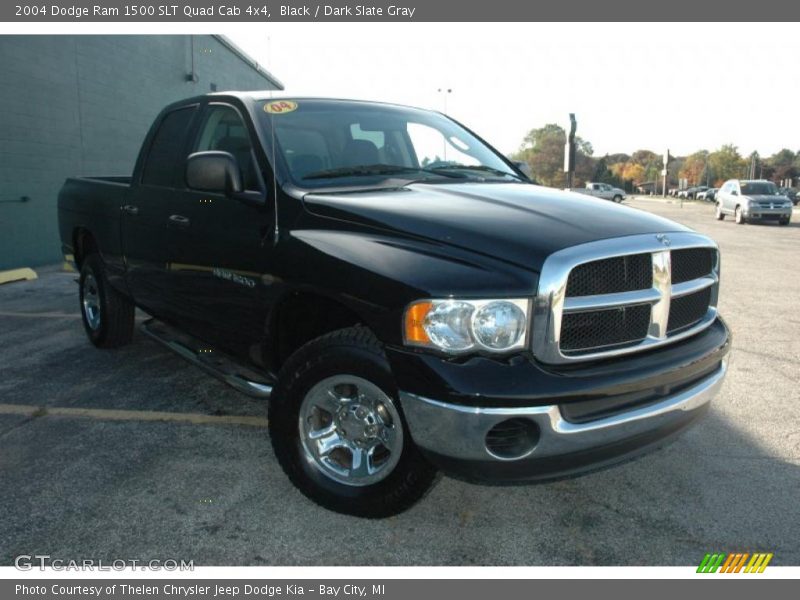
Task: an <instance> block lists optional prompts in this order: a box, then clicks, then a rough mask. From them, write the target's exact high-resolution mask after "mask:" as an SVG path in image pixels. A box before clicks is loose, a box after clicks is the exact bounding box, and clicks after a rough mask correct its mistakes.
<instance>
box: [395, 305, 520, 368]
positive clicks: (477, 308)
mask: <svg viewBox="0 0 800 600" xmlns="http://www.w3.org/2000/svg"><path fill="white" fill-rule="evenodd" d="M529 309H530V302H529V301H528V300H527V299H513V300H459V299H449V300H421V301H419V302H414V303H413V304H411V305H410V306H409V307H408V308H407V309H406V312H405V316H404V328H403V331H404V336H405V343H406V344H408V345H411V346H422V347H426V348H435V349H437V350H442V351H444V352H449V353H452V354H463V353H465V352H469V351H476V350H477V351H480V350H483V351H488V352H498V353H499V352H509V351H511V350H518V349H520V348H524V347H525V346H526V341H527V333H528V329H529V327H528V325H529V320H528V314H529Z"/></svg>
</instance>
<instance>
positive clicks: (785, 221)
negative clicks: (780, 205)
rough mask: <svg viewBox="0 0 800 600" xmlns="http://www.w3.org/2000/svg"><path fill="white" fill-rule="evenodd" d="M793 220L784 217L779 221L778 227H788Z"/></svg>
mask: <svg viewBox="0 0 800 600" xmlns="http://www.w3.org/2000/svg"><path fill="white" fill-rule="evenodd" d="M791 220H792V219H791V217H784V218H782V219H780V220H779V221H778V225H788V224H789V221H791Z"/></svg>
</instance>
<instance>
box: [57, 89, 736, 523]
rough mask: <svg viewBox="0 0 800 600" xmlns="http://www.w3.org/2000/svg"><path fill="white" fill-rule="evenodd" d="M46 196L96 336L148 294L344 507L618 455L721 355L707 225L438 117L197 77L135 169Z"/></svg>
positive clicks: (671, 410) (128, 321) (159, 330)
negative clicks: (589, 183) (204, 89)
mask: <svg viewBox="0 0 800 600" xmlns="http://www.w3.org/2000/svg"><path fill="white" fill-rule="evenodd" d="M58 208H59V223H60V233H61V238H62V242H63V248H64V253H65V255H66V256H67V258H68V260H72V261H73V262H74V264H75V266H76V268H77V270H79V272H80V277H79V297H80V307H81V313H82V317H83V325H84V328H85V330H86V333H87V335H88V337H89V339H90V340H91V342H92V343H93V344H94V345H95V346H98V347H100V348H113V347H118V346H121V345H124V344H126V343H128V342H130V341H131V339H132V335H133V327H134V310H135V307H138V308H140V309H141V310H142V311H144V312H146V313H148V314H149V315H150V316H151V317H152V319H151V320H150V321H148V322H147V323H145V324H144V330H145V332H146V333H148V334H149V335H151V336H152V337H154V338H155V339H157V340H159V341H160V342H162V343H164V344H166V345H167V346H169V347H170V348H172V349H173V350H175V351H177V352H179V353H180V354H181V355H183V356H184V357H185V358H187V359H189V360H191V361H193V362H194V363H196V364H197V365H198V366H200V367H202V368H204V369H206V370H207V371H209V372H210V373H212V374H214V375H216V376H218V377H220V378H221V379H223V380H225V381H226V382H227V383H229V384H231V385H232V386H234V387H236V388H237V389H239V390H240V391H242V392H245V393H248V394H252V395H254V396H259V397H264V398H267V397H268V398H269V400H268V402H267V405H268V406H267V408H266V410H268V418H269V433H270V440H271V443H272V445H273V448H274V451H275V454H276V456H277V459H278V461H279V462H280V464H281V466H282V467H283V469H284V471H285V472H286V474H287V476H288V477H289V478H290V480H291V481H292V482H293V483H294V484H295V485H296V486H297V487H298V488H299V489H300V491H302V492H303V493H304V494H305V495H306V496H308V497H309V498H311V499H312V500H314V501H316V502H317V503H319V504H321V505H322V506H325V507H327V508H329V509H332V510H336V511H340V512H344V513H350V514H355V515H360V516H367V517H383V516H387V515H391V514H395V513H398V512H400V511H402V510H404V509H406V508H408V507H409V506H411V505H412V504H413V503H414V502H415V501H416V500H418V499H419V498H420V497H422V495H423V494H424V493H425V491H426V490H427V489H428V488H429V487H430V485H431V484H432V482H433V481H434V477H435V474H436V471H437V469H441V470H443V471H445V472H447V473H450V474H453V475H456V476H460V477H464V478H467V479H469V480H477V481H529V480H546V479H553V478H558V477H562V476H565V475H573V474H577V473H580V472H583V471H586V470H590V469H595V468H599V467H602V466H606V465H610V464H613V463H616V462H620V461H622V460H624V459H626V458H629V457H631V456H633V455H636V454H638V453H641V452H643V451H644V450H647V449H650V448H653V447H656V446H658V445H659V444H661V443H662V442H663V441H664V440H666V439H667V438H669V437H671V436H672V435H673V434H675V433H676V432H678V431H680V430H682V429H684V428H685V427H686V426H687V425H689V424H690V423H692V422H693V421H695V420H696V419H697V418H698V417H699V416H700V415H702V414H703V413H704V412H705V410H706V409H707V407H708V405H709V401H710V400H711V398H712V396H713V395H714V394H715V392H716V391H717V390H718V388H719V387H720V385H721V382H722V380H723V377H724V375H725V369H726V360H725V357H726V353H727V352H728V349H729V345H730V343H729V332H728V329H727V327H726V325H725V323H724V322H723V321H722V319H721V318H720V317H719V315H718V314H717V297H718V289H719V264H720V263H719V254H718V249H717V247H716V245H715V243H714V242H713V241H712V240H711V239H709V238H707V237H705V236H703V235H700V234H697V233H695V232H693V231H691V230H689V229H687V228H686V227H684V226H682V225H679V224H677V223H674V222H671V221H668V220H665V219H663V218H660V217H657V216H654V215H649V214H647V213H645V212H642V211H638V210H634V209H631V208H628V207H625V206H621V205H619V204H614V203H607V204H606V203H598V202H597V201H596V200H594V199H592V198H588V197H586V196H582V195H580V194H574V193H569V192H563V191H558V190H554V189H549V188H545V187H540V186H536V185H533V184H532V183H530V181H529V180H528V179H527V178H526V177H525V175H524V174H522V173H521V172H520V171H519V170H518V169H517V167H516V166H515V165H514V164H513V163H511V162H510V161H508V160H507V159H506V158H504V157H503V156H502V155H501V154H500V153H499V152H497V151H496V150H494V149H493V148H492V147H491V146H489V145H488V144H487V143H486V142H484V141H483V140H482V139H481V138H479V137H478V136H477V135H476V134H474V133H473V132H471V131H470V130H468V129H467V128H465V127H464V126H462V125H460V124H459V123H457V122H456V121H454V120H452V119H451V118H448V117H447V116H444V115H442V114H439V113H434V112H429V111H425V110H419V109H414V108H408V107H402V106H396V105H390V104H380V103H371V102H360V101H344V100H331V99H305V98H292V99H288V98H285V99H274V98H271V97H270V96H269V94H268V93H264V94H258V93H248V94H244V93H218V94H210V95H206V96H201V97H196V98H191V99H188V100H184V101H181V102H177V103H174V104H172V105H170V106H168V107H167V108H165V109H164V110H163V112H162V113H161V114H160V115H159V116H158V118H157V119H156V121H155V123H154V124H153V126H152V128H151V129H150V131H149V133H148V134H147V136H146V138H145V141H144V144H143V145H142V150H141V152H140V155H139V157H138V159H137V161H136V165H135V167H134V170H133V176H132V177H130V178H123V177H106V178H76V179H68V180H67V181H66V183H65V184H64V187H63V189H62V191H61V193H60V195H59V201H58ZM198 385H202V384H198ZM687 468H690V467H687Z"/></svg>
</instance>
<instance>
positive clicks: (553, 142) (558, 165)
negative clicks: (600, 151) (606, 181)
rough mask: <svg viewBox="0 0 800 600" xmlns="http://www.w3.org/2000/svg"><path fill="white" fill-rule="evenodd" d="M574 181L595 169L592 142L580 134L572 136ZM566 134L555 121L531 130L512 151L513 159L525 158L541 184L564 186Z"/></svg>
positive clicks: (585, 177)
mask: <svg viewBox="0 0 800 600" xmlns="http://www.w3.org/2000/svg"><path fill="white" fill-rule="evenodd" d="M575 142H576V145H577V149H576V156H575V180H576V181H575V183H576V184H577V183H578V181H579V180H581V179H582V180H584V181H585V180H586V179H588V178H590V177H591V176H592V174H593V172H594V161H593V160H592V159H591V155H592V154H593V152H594V150H593V148H592V145H591V144H590V143H589V142H587V141H586V140H583V139H581V138H580V137H576V138H575ZM566 143H567V134H566V131H564V128H563V127H561V126H560V125H557V124H555V123H548V124H547V125H545V126H544V127H539V128H538V129H531V130H530V131H529V132H528V134H527V135H526V136H525V137H524V138H523V141H522V146H521V147H520V149H519V150H518V151H517V152H516V153H515V155H514V159H515V160H524V161H526V162H527V163H528V164H529V165H530V167H531V171H533V175H534V177H536V179H537V180H538V181H539V182H541V183H542V184H544V185H549V186H552V187H563V185H564V146H565V145H566Z"/></svg>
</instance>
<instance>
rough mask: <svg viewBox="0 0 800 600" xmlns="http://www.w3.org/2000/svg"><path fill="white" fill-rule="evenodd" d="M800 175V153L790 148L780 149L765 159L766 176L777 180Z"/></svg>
mask: <svg viewBox="0 0 800 600" xmlns="http://www.w3.org/2000/svg"><path fill="white" fill-rule="evenodd" d="M798 175H800V155H797V154H795V153H794V152H792V151H791V150H789V149H788V148H784V149H783V150H779V151H778V152H776V153H775V154H773V155H772V156H770V157H769V158H768V159H767V160H765V161H764V177H766V178H767V179H771V180H772V181H775V182H781V181H784V180H786V179H794V178H795V177H797V176H798Z"/></svg>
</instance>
